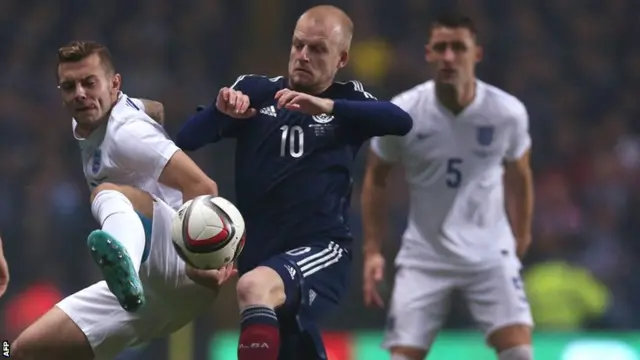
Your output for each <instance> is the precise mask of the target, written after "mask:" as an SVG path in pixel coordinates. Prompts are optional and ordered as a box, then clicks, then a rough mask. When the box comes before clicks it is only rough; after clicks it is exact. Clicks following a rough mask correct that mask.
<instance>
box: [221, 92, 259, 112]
mask: <svg viewBox="0 0 640 360" xmlns="http://www.w3.org/2000/svg"><path fill="white" fill-rule="evenodd" d="M250 102H251V101H250V99H249V97H248V96H247V95H245V94H243V93H242V91H238V90H233V89H230V88H228V87H223V88H222V89H220V91H219V92H218V97H217V99H216V108H218V110H219V111H220V112H222V113H224V114H226V115H228V116H231V117H233V118H236V119H248V118H250V117H253V116H255V115H256V109H253V108H249V105H250Z"/></svg>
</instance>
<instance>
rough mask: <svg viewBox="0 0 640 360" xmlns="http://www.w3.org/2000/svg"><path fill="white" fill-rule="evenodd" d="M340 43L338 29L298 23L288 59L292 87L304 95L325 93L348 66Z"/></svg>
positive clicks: (302, 22) (304, 22)
mask: <svg viewBox="0 0 640 360" xmlns="http://www.w3.org/2000/svg"><path fill="white" fill-rule="evenodd" d="M341 41H342V35H341V33H340V31H339V29H336V27H335V26H330V25H327V24H317V23H315V24H314V23H309V22H306V21H304V20H301V21H300V22H298V25H297V26H296V29H295V31H294V33H293V40H292V43H291V54H290V56H289V81H290V82H291V86H292V87H293V88H294V89H296V90H300V91H304V92H314V91H324V90H325V89H326V87H328V86H329V85H330V84H331V83H332V82H333V79H334V78H335V76H336V73H337V72H338V69H340V68H342V67H344V66H345V65H346V63H347V60H348V53H347V51H345V50H344V48H343V47H342V46H341Z"/></svg>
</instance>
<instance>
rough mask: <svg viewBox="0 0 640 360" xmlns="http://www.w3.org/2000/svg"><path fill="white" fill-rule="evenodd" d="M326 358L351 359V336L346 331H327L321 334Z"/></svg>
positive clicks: (329, 359) (332, 359) (333, 359)
mask: <svg viewBox="0 0 640 360" xmlns="http://www.w3.org/2000/svg"><path fill="white" fill-rule="evenodd" d="M322 340H323V341H324V346H325V349H326V350H327V359H328V360H352V359H353V352H352V349H351V336H350V335H349V334H348V333H339V332H328V333H326V332H325V333H323V334H322Z"/></svg>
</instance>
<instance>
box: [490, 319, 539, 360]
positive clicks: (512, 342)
mask: <svg viewBox="0 0 640 360" xmlns="http://www.w3.org/2000/svg"><path fill="white" fill-rule="evenodd" d="M488 343H489V344H490V345H491V346H492V347H493V348H494V349H495V350H496V352H497V353H498V354H501V353H502V352H504V351H507V350H510V349H515V348H517V347H520V346H529V347H531V346H530V345H531V328H530V327H529V326H528V325H523V324H516V325H510V326H505V327H502V328H500V329H498V330H496V331H494V332H493V333H492V334H490V335H489V338H488ZM501 359H502V358H501ZM516 359H519V358H516Z"/></svg>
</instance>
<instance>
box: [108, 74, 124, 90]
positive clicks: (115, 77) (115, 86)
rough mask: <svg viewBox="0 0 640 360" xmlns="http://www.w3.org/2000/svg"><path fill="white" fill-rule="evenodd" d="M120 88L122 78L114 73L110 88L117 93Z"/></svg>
mask: <svg viewBox="0 0 640 360" xmlns="http://www.w3.org/2000/svg"><path fill="white" fill-rule="evenodd" d="M121 86H122V76H120V74H117V73H116V74H115V75H113V78H112V79H111V88H112V89H113V90H115V91H116V92H117V91H120V87H121Z"/></svg>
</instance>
